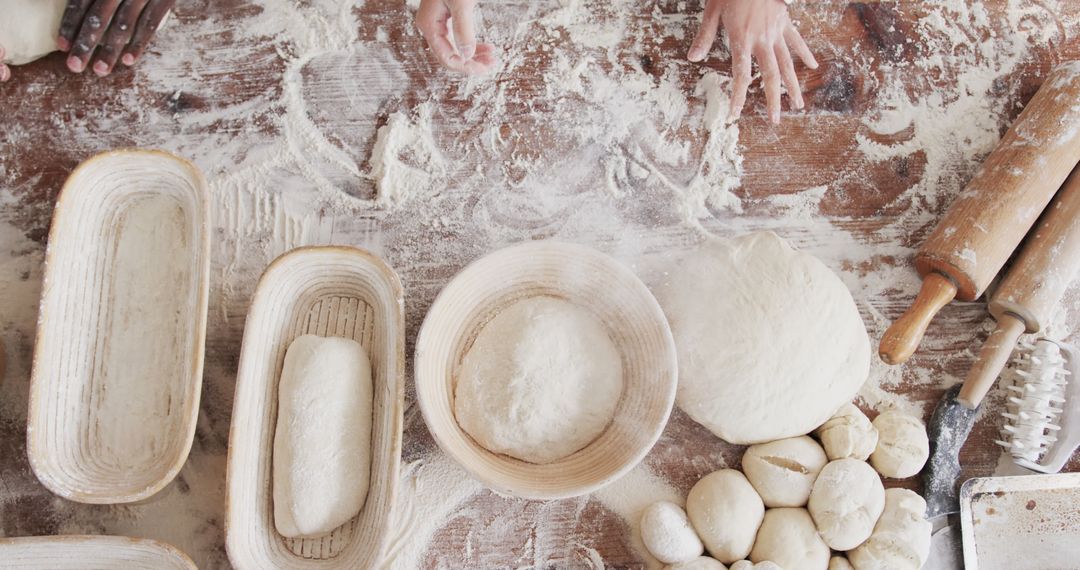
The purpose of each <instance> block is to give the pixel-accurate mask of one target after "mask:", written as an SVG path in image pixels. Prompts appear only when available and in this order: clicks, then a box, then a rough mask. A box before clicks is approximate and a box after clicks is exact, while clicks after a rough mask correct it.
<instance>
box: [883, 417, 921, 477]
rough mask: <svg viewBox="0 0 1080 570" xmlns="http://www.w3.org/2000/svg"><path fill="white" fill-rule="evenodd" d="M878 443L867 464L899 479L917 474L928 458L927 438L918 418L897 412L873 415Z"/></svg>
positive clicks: (887, 475)
mask: <svg viewBox="0 0 1080 570" xmlns="http://www.w3.org/2000/svg"><path fill="white" fill-rule="evenodd" d="M874 427H875V428H877V431H878V444H877V448H876V449H874V453H873V454H872V455H870V464H871V465H873V466H874V469H877V471H878V473H881V474H882V475H884V476H886V477H893V478H896V479H903V478H905V477H913V476H915V475H918V474H919V471H921V470H922V468H923V465H925V464H926V459H927V458H928V457H930V438H928V437H927V435H926V426H925V425H923V423H922V422H921V421H919V419H918V418H916V417H914V416H909V415H908V414H904V413H901V412H897V411H888V412H882V413H881V414H879V415H878V417H876V418H874Z"/></svg>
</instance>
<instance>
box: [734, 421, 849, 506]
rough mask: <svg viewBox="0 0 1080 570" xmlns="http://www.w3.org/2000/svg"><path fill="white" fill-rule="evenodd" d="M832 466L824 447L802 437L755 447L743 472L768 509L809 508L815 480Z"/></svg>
mask: <svg viewBox="0 0 1080 570" xmlns="http://www.w3.org/2000/svg"><path fill="white" fill-rule="evenodd" d="M828 462H829V461H828V459H826V458H825V451H824V450H822V449H821V446H820V445H818V444H817V442H816V441H814V440H813V439H810V438H809V437H807V436H805V435H802V436H799V437H792V438H788V439H781V440H778V441H772V442H769V443H759V444H757V445H751V446H750V447H749V448H747V449H746V453H745V454H744V455H743V459H742V468H743V473H745V474H746V478H747V479H749V480H750V484H751V485H753V486H754V489H755V490H756V491H757V492H758V494H759V495H761V500H762V501H763V502H764V503H765V506H766V507H805V506H806V501H807V500H808V499H809V498H810V489H812V488H813V487H814V479H817V475H818V473H819V472H820V471H821V468H822V467H825V464H826V463H828Z"/></svg>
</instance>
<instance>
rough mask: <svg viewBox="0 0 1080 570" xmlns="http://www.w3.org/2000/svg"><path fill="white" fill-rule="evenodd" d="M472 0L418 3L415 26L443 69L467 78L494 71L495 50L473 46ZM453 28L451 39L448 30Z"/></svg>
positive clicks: (474, 37)
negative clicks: (464, 74)
mask: <svg viewBox="0 0 1080 570" xmlns="http://www.w3.org/2000/svg"><path fill="white" fill-rule="evenodd" d="M475 8H476V0H421V1H420V9H419V10H417V12H416V26H417V27H418V28H419V29H420V33H422V34H423V35H424V39H425V40H427V43H428V47H430V48H431V51H432V52H433V53H434V54H435V57H436V58H438V60H439V62H440V63H442V64H443V66H444V67H446V68H447V69H450V70H452V71H458V72H461V73H467V74H470V75H475V74H481V73H487V72H489V71H491V70H493V69H494V68H495V65H496V64H497V63H498V60H497V59H496V58H495V46H493V45H491V44H482V43H477V42H476V30H475V28H474V22H475V18H476V16H475V13H474V12H475ZM451 26H452V27H453V36H452V37H451V34H450V30H451Z"/></svg>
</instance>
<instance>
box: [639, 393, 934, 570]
mask: <svg viewBox="0 0 1080 570" xmlns="http://www.w3.org/2000/svg"><path fill="white" fill-rule="evenodd" d="M814 435H816V436H817V438H818V440H814V439H813V438H811V437H809V436H805V435H804V436H798V437H791V438H787V439H781V440H778V441H771V442H768V443H761V444H757V445H751V446H750V447H748V448H747V449H746V453H745V454H744V455H743V460H742V471H741V472H740V471H737V470H734V469H721V470H719V471H715V472H713V473H710V474H708V475H706V476H705V477H703V478H702V479H701V480H700V481H698V482H697V484H695V485H694V487H693V488H691V489H690V493H689V494H688V495H687V498H686V509H685V510H683V508H682V507H680V506H679V505H676V504H675V503H671V502H667V501H661V502H657V503H654V504H653V505H651V506H649V507H648V508H647V509H646V510H645V512H644V513H643V515H642V518H641V538H642V542H644V543H645V547H646V548H647V549H648V550H649V552H651V553H652V555H653V556H655V557H656V558H657V559H658V560H659V561H660V562H663V563H665V564H667V565H668V566H667V568H668V569H669V570H718V569H719V570H779V569H787V570H803V569H806V570H845V569H854V570H878V569H882V570H884V569H890V570H908V569H911V570H918V569H919V568H921V567H922V565H923V564H924V563H925V562H926V559H927V556H928V555H929V544H930V523H928V522H927V521H926V520H925V519H924V518H923V513H924V511H925V509H926V502H925V501H923V499H922V498H921V497H919V496H918V495H917V494H915V493H913V492H911V491H907V490H905V489H890V490H888V491H886V490H885V487H884V485H882V483H881V477H880V476H879V473H880V475H882V476H886V477H910V476H913V475H915V474H917V473H918V472H919V471H920V470H921V469H922V467H923V464H924V463H925V462H926V459H927V456H928V454H929V445H928V439H927V436H926V428H925V427H924V426H923V424H922V422H920V421H919V420H918V419H917V418H914V417H912V416H909V415H906V414H902V413H900V412H896V411H888V412H883V413H881V414H880V415H879V416H878V417H877V418H876V419H875V420H874V421H873V422H871V421H870V420H869V419H868V418H867V417H866V415H864V414H863V413H862V411H860V410H859V408H857V407H855V406H854V405H851V404H847V405H845V406H844V407H842V408H840V410H838V411H837V412H836V414H834V415H833V417H832V418H830V419H829V420H828V421H826V422H825V423H824V424H823V425H821V426H820V427H819V428H818V429H817V430H815V431H814ZM819 441H820V443H819ZM867 460H869V461H870V464H867V463H866V461H867ZM871 465H873V467H871ZM875 469H877V471H876V472H875ZM834 552H840V553H842V554H840V555H835V554H834ZM844 553H846V556H845V555H844ZM706 554H707V555H706ZM728 565H730V566H728Z"/></svg>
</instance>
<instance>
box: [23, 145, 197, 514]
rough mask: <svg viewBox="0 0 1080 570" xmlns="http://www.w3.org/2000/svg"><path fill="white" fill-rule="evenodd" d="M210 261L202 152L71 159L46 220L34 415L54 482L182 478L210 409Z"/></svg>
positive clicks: (126, 487) (47, 475)
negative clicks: (206, 406) (203, 410)
mask: <svg viewBox="0 0 1080 570" xmlns="http://www.w3.org/2000/svg"><path fill="white" fill-rule="evenodd" d="M209 270H210V212H209V205H208V200H207V191H206V184H205V182H204V180H203V177H202V174H201V173H200V172H199V171H198V169H196V168H195V166H193V165H192V164H191V163H189V162H187V161H185V160H182V159H180V158H177V157H175V156H172V155H170V154H167V153H164V152H157V151H145V150H124V151H114V152H107V153H104V154H100V155H97V156H95V157H93V158H91V159H89V160H87V161H86V162H84V163H83V164H81V165H80V166H79V167H78V168H76V169H75V171H74V172H72V174H71V176H70V177H69V178H68V180H67V182H66V183H65V184H64V188H63V190H62V192H61V194H60V198H59V200H58V201H57V204H56V212H55V213H54V215H53V219H52V228H51V230H50V233H49V247H48V251H47V253H46V256H45V280H44V286H43V291H42V295H41V307H40V314H39V317H38V329H37V341H36V345H35V347H34V366H33V372H32V374H31V385H30V409H29V412H28V421H27V447H28V455H29V458H30V465H31V467H32V468H33V470H34V473H35V474H36V475H37V477H38V479H40V480H41V482H42V483H43V484H44V485H45V486H46V487H48V488H49V489H50V490H51V491H53V492H54V493H56V494H57V495H60V496H62V497H64V498H67V499H70V500H73V501H79V502H83V503H127V502H135V501H140V500H143V499H145V498H147V497H149V496H151V495H153V494H154V493H156V492H158V491H159V490H161V489H162V488H163V487H164V486H165V485H166V484H168V483H169V482H170V481H172V479H173V478H174V477H176V474H177V473H178V472H179V471H180V468H181V467H182V466H183V464H184V461H185V460H186V459H187V455H188V451H189V450H190V449H191V441H192V438H193V437H194V435H195V422H196V418H197V417H198V412H199V395H200V391H201V387H202V368H203V346H204V342H205V339H206V305H207V295H208V289H209Z"/></svg>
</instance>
